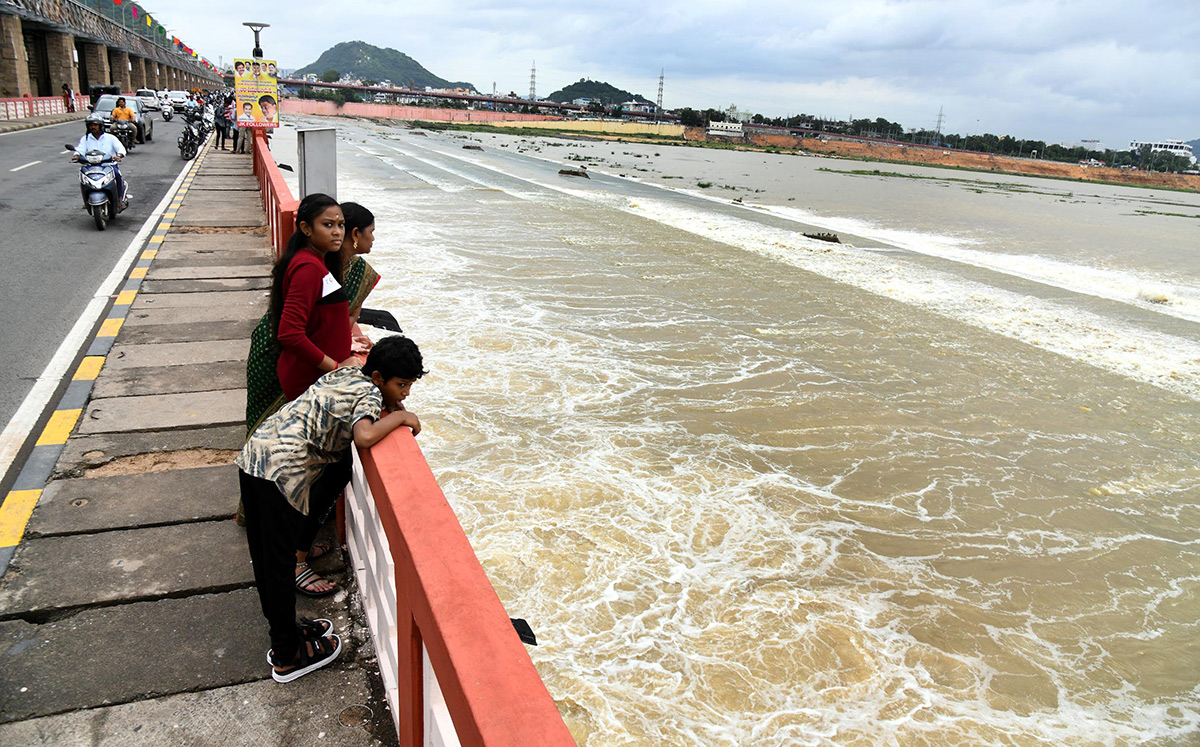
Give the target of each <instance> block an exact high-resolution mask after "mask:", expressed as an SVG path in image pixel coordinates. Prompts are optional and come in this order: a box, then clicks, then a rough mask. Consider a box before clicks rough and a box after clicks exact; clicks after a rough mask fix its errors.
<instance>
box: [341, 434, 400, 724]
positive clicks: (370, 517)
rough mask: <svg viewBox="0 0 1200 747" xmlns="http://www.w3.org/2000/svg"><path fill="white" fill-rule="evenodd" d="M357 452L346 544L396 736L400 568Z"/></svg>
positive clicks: (349, 495)
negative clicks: (397, 627)
mask: <svg viewBox="0 0 1200 747" xmlns="http://www.w3.org/2000/svg"><path fill="white" fill-rule="evenodd" d="M352 451H353V452H354V471H353V472H352V473H351V478H350V485H349V486H348V487H347V488H346V544H347V545H348V546H349V548H350V562H351V564H352V565H353V567H354V580H355V581H356V582H357V583H358V591H359V593H360V594H361V595H362V601H363V611H364V612H365V613H366V617H367V627H369V628H370V629H371V640H372V641H373V642H374V643H375V653H376V655H377V656H378V657H379V673H380V675H382V676H383V687H384V691H385V692H386V693H387V700H388V705H389V706H390V707H391V709H392V719H393V720H394V721H395V723H396V731H397V732H399V731H400V721H399V714H400V704H399V683H397V681H396V677H397V676H398V674H399V671H400V663H399V640H398V638H397V629H396V568H395V565H394V564H393V563H392V551H391V548H390V547H389V546H388V540H387V536H386V535H385V534H384V533H383V526H382V525H381V524H380V523H379V513H378V512H377V511H376V510H375V499H374V498H372V497H371V489H370V488H369V487H368V486H367V481H366V477H365V476H364V475H363V469H362V461H360V460H359V458H358V449H352Z"/></svg>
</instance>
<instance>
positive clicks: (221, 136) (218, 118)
mask: <svg viewBox="0 0 1200 747" xmlns="http://www.w3.org/2000/svg"><path fill="white" fill-rule="evenodd" d="M213 110H214V111H213V131H214V132H215V133H216V134H217V138H216V140H217V147H218V148H220V149H221V150H225V139H226V138H227V137H229V120H228V119H226V118H225V107H224V106H222V105H220V104H218V105H217V106H214V107H213Z"/></svg>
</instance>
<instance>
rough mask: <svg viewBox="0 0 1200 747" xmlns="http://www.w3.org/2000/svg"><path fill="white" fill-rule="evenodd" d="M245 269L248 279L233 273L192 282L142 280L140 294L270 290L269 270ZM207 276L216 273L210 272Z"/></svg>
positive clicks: (197, 279)
mask: <svg viewBox="0 0 1200 747" xmlns="http://www.w3.org/2000/svg"><path fill="white" fill-rule="evenodd" d="M231 269H232V268H231ZM245 269H246V270H247V273H246V274H247V275H249V277H236V276H235V273H227V274H226V275H225V276H224V277H217V278H213V277H200V278H196V279H194V280H143V281H142V287H141V292H142V293H209V292H212V291H222V290H269V289H270V288H271V277H270V271H269V270H265V269H264V270H260V269H259V268H250V267H247V268H245ZM209 274H216V273H215V272H212V271H210V272H209ZM239 274H240V273H239Z"/></svg>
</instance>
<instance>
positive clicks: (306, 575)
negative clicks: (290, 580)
mask: <svg viewBox="0 0 1200 747" xmlns="http://www.w3.org/2000/svg"><path fill="white" fill-rule="evenodd" d="M296 567H297V568H303V569H304V572H303V573H301V574H300V575H299V576H296V591H298V592H300V593H301V594H303V595H305V596H309V597H324V596H329V595H330V594H332V593H334V592H335V591H337V590H338V587H337V584H334V583H333V582H332V581H328V582H327V583H330V584H333V588H331V589H326V590H325V591H314V590H313V588H312V587H313V586H315V585H316V584H317V583H318V582H320V581H325V580H326V579H323V578H321V577H320V576H318V575H317V573H316V571H314V570H313V569H312V568H309V567H308V563H297V564H296Z"/></svg>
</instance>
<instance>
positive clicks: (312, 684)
mask: <svg viewBox="0 0 1200 747" xmlns="http://www.w3.org/2000/svg"><path fill="white" fill-rule="evenodd" d="M342 656H343V657H345V656H346V654H343V655H342ZM339 664H341V662H340V660H339V662H338V663H337V664H334V665H331V666H330V667H329V668H327V669H324V670H322V671H321V672H319V673H317V674H313V675H310V676H308V677H305V678H304V682H303V683H302V684H297V685H293V686H290V687H289V686H287V685H280V684H278V683H276V682H274V681H273V680H264V681H259V682H249V683H247V684H244V685H233V686H229V687H220V688H216V689H213V690H205V691H203V692H196V693H183V694H179V695H170V696H166V697H162V698H155V699H153V700H144V701H138V702H135V703H126V704H124V705H119V706H109V707H106V708H95V709H88V710H83V711H76V712H74V713H64V714H61V715H58V716H46V717H43V718H37V719H30V720H29V721H22V722H19V723H12V724H4V725H0V744H11V745H29V746H31V747H32V746H35V745H36V746H38V747H42V746H45V747H164V746H165V745H186V746H187V747H231V745H238V744H247V745H262V746H263V747H274V746H277V745H278V746H282V745H289V746H290V745H297V746H298V745H318V744H319V745H325V746H326V747H368V746H372V745H380V746H381V747H391V746H393V745H397V744H398V741H397V739H396V733H395V731H394V728H393V726H392V721H391V716H390V715H388V712H387V711H386V710H385V707H384V705H383V704H382V703H381V702H380V700H379V698H378V696H376V695H374V694H373V693H372V692H371V690H370V687H369V684H368V683H367V682H366V677H365V676H364V675H363V673H362V671H361V670H358V669H348V668H341V669H339ZM297 687H302V688H303V689H304V697H303V700H304V702H305V704H306V705H305V706H304V707H298V705H299V703H298V701H299V697H298V696H297V693H296V689H295V688H297ZM364 705H365V706H367V707H368V708H369V709H370V710H371V712H372V713H373V714H374V716H373V717H372V718H370V719H369V720H367V721H366V722H365V723H363V722H362V721H361V719H359V718H357V716H358V714H359V713H365V712H364V711H361V708H360V706H364ZM344 724H350V726H345V725H344Z"/></svg>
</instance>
